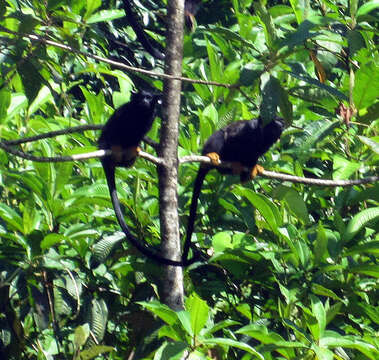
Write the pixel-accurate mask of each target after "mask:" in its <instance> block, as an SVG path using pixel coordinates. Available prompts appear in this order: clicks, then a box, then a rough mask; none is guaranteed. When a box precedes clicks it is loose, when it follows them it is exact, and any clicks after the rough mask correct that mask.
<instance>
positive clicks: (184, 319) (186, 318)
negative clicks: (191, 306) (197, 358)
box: [176, 310, 193, 337]
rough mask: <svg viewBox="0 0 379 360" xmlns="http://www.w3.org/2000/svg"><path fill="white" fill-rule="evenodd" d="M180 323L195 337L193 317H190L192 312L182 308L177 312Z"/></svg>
mask: <svg viewBox="0 0 379 360" xmlns="http://www.w3.org/2000/svg"><path fill="white" fill-rule="evenodd" d="M176 315H177V317H178V319H179V321H180V323H181V324H182V326H183V329H184V330H185V331H186V332H187V334H188V335H190V336H191V337H193V332H192V326H191V325H192V324H191V319H190V314H189V312H188V311H185V310H181V311H178V312H177V313H176Z"/></svg>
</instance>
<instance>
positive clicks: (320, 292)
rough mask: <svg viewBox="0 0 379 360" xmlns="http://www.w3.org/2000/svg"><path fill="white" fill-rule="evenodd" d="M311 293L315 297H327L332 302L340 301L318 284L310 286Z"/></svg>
mask: <svg viewBox="0 0 379 360" xmlns="http://www.w3.org/2000/svg"><path fill="white" fill-rule="evenodd" d="M312 292H313V293H314V294H316V295H321V296H328V297H330V298H332V299H333V300H338V301H342V299H341V298H340V297H338V296H337V295H336V294H335V293H334V292H333V291H332V290H330V289H327V288H326V287H324V286H322V285H320V284H316V283H314V284H312Z"/></svg>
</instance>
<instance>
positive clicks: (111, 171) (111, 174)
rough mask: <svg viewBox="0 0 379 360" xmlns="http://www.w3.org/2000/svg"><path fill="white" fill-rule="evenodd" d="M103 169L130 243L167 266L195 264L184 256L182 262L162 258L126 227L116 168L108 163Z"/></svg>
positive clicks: (121, 223) (117, 214) (104, 164)
mask: <svg viewBox="0 0 379 360" xmlns="http://www.w3.org/2000/svg"><path fill="white" fill-rule="evenodd" d="M103 168H104V172H105V177H106V179H107V184H108V188H109V193H110V196H111V200H112V205H113V208H114V212H115V214H116V218H117V221H118V223H119V225H120V227H121V229H122V231H123V232H124V234H125V236H126V237H127V239H128V240H129V241H130V243H131V244H132V245H133V246H134V247H135V248H136V249H137V250H138V251H139V252H140V253H142V254H143V255H145V256H146V257H148V258H150V259H152V260H154V261H156V262H158V263H161V264H165V265H172V266H187V265H190V264H192V263H193V262H195V260H194V259H188V260H187V259H186V257H183V256H182V260H181V261H175V260H170V259H166V258H164V257H161V256H160V255H158V254H156V253H154V252H152V251H151V250H149V249H148V248H146V247H145V246H144V245H143V243H141V242H140V241H139V240H138V239H137V238H136V237H135V236H134V235H133V234H132V233H131V232H130V230H129V227H128V225H126V223H125V220H124V216H123V214H122V210H121V206H120V200H119V198H118V195H117V189H116V181H115V167H114V166H112V165H109V164H107V163H106V162H103Z"/></svg>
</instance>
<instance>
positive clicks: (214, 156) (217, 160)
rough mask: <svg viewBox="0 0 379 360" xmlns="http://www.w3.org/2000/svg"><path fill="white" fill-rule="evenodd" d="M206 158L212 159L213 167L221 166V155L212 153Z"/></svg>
mask: <svg viewBox="0 0 379 360" xmlns="http://www.w3.org/2000/svg"><path fill="white" fill-rule="evenodd" d="M205 156H207V157H209V158H210V159H211V163H212V164H213V165H218V164H220V155H219V154H217V153H216V152H211V153H208V154H206V155H205Z"/></svg>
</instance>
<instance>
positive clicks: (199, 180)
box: [183, 166, 210, 259]
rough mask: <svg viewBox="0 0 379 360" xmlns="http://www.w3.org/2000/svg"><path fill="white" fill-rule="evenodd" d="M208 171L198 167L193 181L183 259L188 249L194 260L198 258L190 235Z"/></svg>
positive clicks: (205, 168) (197, 251) (198, 253)
mask: <svg viewBox="0 0 379 360" xmlns="http://www.w3.org/2000/svg"><path fill="white" fill-rule="evenodd" d="M209 170H210V169H209V168H207V167H203V166H200V169H199V171H198V173H197V176H196V179H195V184H194V186H193V193H192V200H191V207H190V213H189V217H188V223H187V233H186V240H185V241H184V246H183V259H186V258H187V256H188V252H189V249H190V248H192V251H193V252H194V257H193V258H194V259H195V258H196V259H197V258H198V257H199V256H200V252H199V250H198V249H197V248H195V247H194V246H192V242H191V237H192V233H193V230H194V227H195V219H196V211H197V204H198V202H199V197H200V192H201V188H202V187H203V182H204V179H205V176H206V175H207V173H208V171H209Z"/></svg>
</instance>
